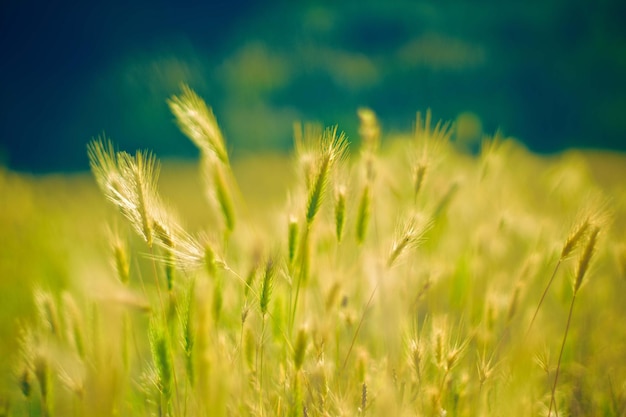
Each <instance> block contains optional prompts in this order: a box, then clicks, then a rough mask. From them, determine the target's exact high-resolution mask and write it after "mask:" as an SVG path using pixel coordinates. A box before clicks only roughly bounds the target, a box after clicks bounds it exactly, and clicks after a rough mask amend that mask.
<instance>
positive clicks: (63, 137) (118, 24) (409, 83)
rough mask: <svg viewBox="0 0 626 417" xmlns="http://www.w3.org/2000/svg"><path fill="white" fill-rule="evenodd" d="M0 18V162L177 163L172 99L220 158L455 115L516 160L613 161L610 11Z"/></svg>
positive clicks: (341, 8) (438, 5)
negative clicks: (506, 145)
mask: <svg viewBox="0 0 626 417" xmlns="http://www.w3.org/2000/svg"><path fill="white" fill-rule="evenodd" d="M130 3H131V2H121V1H113V2H107V3H106V4H105V3H104V2H103V3H102V4H100V3H97V2H92V3H87V2H85V4H82V5H78V6H76V5H70V4H69V3H68V4H63V2H61V3H57V4H56V5H52V4H48V3H46V2H43V1H41V2H22V1H17V0H14V1H5V2H2V5H1V6H0V44H1V46H2V50H3V56H4V57H3V63H2V64H1V65H0V83H1V85H0V91H1V96H0V106H1V109H0V110H1V112H0V161H2V163H3V164H4V165H8V166H9V167H10V168H12V169H17V170H22V171H34V172H49V171H68V170H80V169H86V168H87V159H86V156H85V145H86V143H87V142H88V141H89V140H90V139H91V138H92V137H94V136H97V135H99V134H101V133H102V132H105V133H106V134H107V136H109V137H111V139H112V140H113V141H114V142H116V143H118V144H119V146H120V147H121V148H123V149H129V150H133V149H135V148H149V149H153V150H154V151H155V152H157V154H158V156H159V157H167V156H177V157H194V156H195V151H194V149H193V146H192V145H191V144H189V143H188V141H187V140H186V139H184V138H183V137H182V135H181V134H180V133H179V132H178V130H177V129H176V127H175V125H174V123H173V121H172V116H171V115H170V114H169V112H168V109H167V105H166V103H165V100H166V98H167V97H169V96H170V95H171V94H174V93H177V92H178V91H179V86H180V84H181V83H183V82H184V83H188V84H189V85H190V86H191V87H192V88H194V89H196V90H197V91H198V93H199V94H201V95H202V96H203V97H204V98H205V99H206V101H207V102H208V103H209V104H210V105H212V106H213V107H214V111H215V113H216V115H217V117H218V121H219V122H220V125H221V127H222V129H223V130H224V133H225V136H226V139H227V141H228V143H229V149H230V151H231V152H233V153H234V154H235V155H237V154H242V153H245V152H255V151H259V150H262V149H281V150H285V149H288V148H289V147H290V146H291V126H292V122H293V121H294V120H297V119H299V120H314V121H319V122H322V123H325V124H335V123H338V124H339V125H340V128H342V129H344V130H346V131H347V133H348V135H349V136H350V137H351V139H352V141H355V140H356V139H357V138H356V123H357V120H356V109H357V108H358V107H360V106H369V107H371V108H372V109H374V110H375V111H376V112H377V114H378V115H379V118H380V120H381V123H382V124H383V128H384V129H385V130H387V131H398V130H409V129H411V127H412V123H413V121H414V116H415V112H416V111H417V110H424V109H426V108H427V107H430V108H432V110H433V114H434V116H435V117H438V118H444V119H454V118H455V117H456V116H457V115H458V114H459V113H461V112H465V111H471V112H473V113H475V114H476V115H478V116H479V117H480V118H481V119H482V121H483V126H484V128H485V131H486V132H487V133H492V132H493V131H494V130H495V129H496V128H502V129H503V130H504V132H505V133H506V134H507V135H512V136H515V137H517V138H519V139H520V140H522V141H523V142H525V143H526V144H527V145H528V146H529V147H530V148H531V149H533V150H536V151H540V152H553V151H558V150H560V149H564V148H566V147H572V146H574V147H593V148H608V149H620V150H626V117H624V114H625V112H626V80H625V77H624V75H623V74H626V29H625V28H624V25H623V23H622V22H623V17H624V16H626V5H624V4H623V2H619V1H617V0H615V1H608V0H607V1H599V2H596V3H594V4H593V6H591V4H589V3H588V2H582V1H564V0H560V1H552V2H546V4H544V5H541V6H532V7H531V6H528V5H526V4H523V3H522V2H508V4H507V5H502V4H501V2H495V1H487V0H485V1H479V2H465V1H444V2H440V1H434V0H432V1H423V2H421V1H396V2H384V1H362V2H331V1H328V2H315V1H308V2H286V1H284V2H276V1H275V2H259V1H252V0H247V1H245V0H240V1H229V2H226V1H223V2H207V3H202V5H199V4H200V3H198V4H196V3H192V2H169V1H153V2H148V1H146V0H139V1H135V2H132V5H130Z"/></svg>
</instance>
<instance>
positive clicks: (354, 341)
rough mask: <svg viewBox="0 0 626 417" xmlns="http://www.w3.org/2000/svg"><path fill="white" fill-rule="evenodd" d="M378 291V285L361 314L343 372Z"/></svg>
mask: <svg viewBox="0 0 626 417" xmlns="http://www.w3.org/2000/svg"><path fill="white" fill-rule="evenodd" d="M377 289H378V284H376V286H375V287H374V289H373V290H372V293H371V294H370V298H369V299H368V300H367V304H365V309H364V310H363V314H361V319H360V320H359V324H358V325H357V326H356V330H355V331H354V336H353V337H352V342H351V343H350V348H349V349H348V353H347V354H346V358H345V359H344V361H343V366H342V367H341V370H342V371H343V370H344V369H346V365H348V359H349V358H350V354H351V353H352V348H354V344H355V343H356V338H357V336H358V335H359V331H360V330H361V326H362V325H363V321H364V320H365V314H366V313H367V310H368V309H369V307H370V305H371V304H372V300H373V299H374V294H376V290H377Z"/></svg>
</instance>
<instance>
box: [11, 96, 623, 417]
mask: <svg viewBox="0 0 626 417" xmlns="http://www.w3.org/2000/svg"><path fill="white" fill-rule="evenodd" d="M168 103H169V106H170V109H171V111H172V113H173V114H174V116H175V118H176V121H177V122H178V125H179V127H180V128H181V130H182V131H183V133H185V135H187V136H188V137H189V139H190V140H191V141H192V142H193V143H194V144H195V145H196V146H197V147H198V149H199V151H200V158H199V160H198V161H197V162H189V161H172V160H164V161H162V164H161V162H160V161H159V159H158V155H156V156H155V155H153V154H151V153H150V151H149V150H138V151H135V150H120V149H117V147H116V145H115V138H104V137H100V138H96V139H94V140H93V141H92V142H91V143H90V145H89V147H88V149H86V150H85V152H86V154H87V155H88V157H89V158H90V162H91V166H92V172H91V173H79V174H71V175H70V174H64V175H61V174H58V175H45V176H31V175H26V174H19V173H15V172H11V171H8V170H6V169H1V168H0V196H1V197H0V231H1V232H0V233H1V234H0V236H1V239H2V251H1V252H0V294H1V295H0V297H1V298H0V301H1V304H0V338H1V339H0V340H2V342H1V343H0V378H1V379H0V416H110V415H116V416H181V417H183V416H219V415H228V416H240V415H243V416H246V415H251V416H263V415H264V416H367V415H369V416H379V415H390V416H391V415H393V416H448V417H450V416H502V415H533V416H534V415H559V416H592V415H593V416H624V415H626V361H625V360H624V358H626V324H625V321H624V320H625V317H626V303H625V302H624V296H625V295H626V240H625V232H626V183H625V182H624V181H623V179H624V178H626V156H625V155H623V154H618V153H611V152H608V151H592V150H584V151H583V150H570V151H567V152H563V153H560V154H555V155H549V156H546V155H537V154H533V153H531V152H530V151H528V150H527V149H526V148H525V147H524V146H523V145H522V144H521V143H520V142H518V141H517V140H515V139H514V138H510V137H506V136H504V135H503V134H501V133H499V132H493V134H491V135H488V136H484V135H481V136H480V137H476V136H477V133H476V130H475V129H474V130H473V129H472V123H471V120H469V122H468V120H457V123H450V122H446V121H439V120H438V119H436V115H434V116H433V115H432V114H431V112H430V111H425V112H418V113H417V117H416V120H415V122H414V129H413V131H411V132H405V133H404V134H393V135H389V134H388V133H387V132H385V131H384V130H383V129H381V127H380V124H379V122H378V120H377V117H376V115H375V114H374V113H373V112H372V111H371V110H368V109H359V110H358V112H356V111H355V116H354V117H355V120H358V123H359V124H360V128H359V137H358V138H346V137H345V136H344V135H343V134H342V131H341V126H338V127H334V126H333V127H324V126H317V125H313V124H306V123H303V124H300V123H295V124H294V126H293V131H294V143H295V146H294V152H293V154H290V155H284V154H253V155H247V156H241V157H238V158H234V159H233V158H231V156H230V152H231V149H230V148H229V145H228V142H227V140H224V138H223V136H222V133H221V131H220V129H219V125H218V122H219V121H218V120H215V117H214V116H213V113H212V111H211V109H210V107H208V106H207V105H206V104H205V103H204V101H203V100H202V99H201V98H200V97H198V96H197V95H196V94H195V93H194V92H193V91H191V90H189V89H187V88H184V89H183V91H182V93H181V94H180V95H178V96H174V97H172V98H171V99H170V100H169V102H168ZM259 129H262V126H259ZM513 133H514V132H513Z"/></svg>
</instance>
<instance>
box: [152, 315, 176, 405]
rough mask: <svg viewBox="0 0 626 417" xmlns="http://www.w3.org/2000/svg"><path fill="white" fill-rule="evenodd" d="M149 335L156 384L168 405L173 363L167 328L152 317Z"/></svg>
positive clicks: (171, 386)
mask: <svg viewBox="0 0 626 417" xmlns="http://www.w3.org/2000/svg"><path fill="white" fill-rule="evenodd" d="M149 336H150V349H151V352H152V361H153V363H154V368H155V370H156V377H157V380H156V386H157V388H158V390H159V392H160V393H161V395H162V396H163V399H164V400H165V402H166V404H168V405H169V402H170V400H171V397H172V389H173V381H174V368H173V366H174V365H173V363H172V356H171V355H172V351H171V346H170V342H169V338H168V335H167V329H166V328H165V327H164V326H163V325H162V324H161V323H160V322H158V321H157V319H152V321H151V322H150V332H149Z"/></svg>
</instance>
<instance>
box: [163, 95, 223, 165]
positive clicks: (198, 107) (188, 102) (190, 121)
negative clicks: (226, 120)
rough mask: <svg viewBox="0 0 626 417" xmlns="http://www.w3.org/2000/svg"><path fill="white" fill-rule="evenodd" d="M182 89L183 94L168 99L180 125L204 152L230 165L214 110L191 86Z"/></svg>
mask: <svg viewBox="0 0 626 417" xmlns="http://www.w3.org/2000/svg"><path fill="white" fill-rule="evenodd" d="M182 90H183V92H182V94H181V95H178V96H176V95H174V96H172V97H171V98H170V99H169V100H168V101H167V103H168V105H169V107H170V110H171V111H172V113H173V114H174V116H175V117H176V122H177V123H178V127H179V128H180V130H181V131H182V132H183V133H184V134H185V135H186V136H187V137H188V138H189V139H190V140H191V141H192V142H193V143H194V144H195V145H196V146H197V147H198V148H199V149H200V150H201V151H202V152H203V153H206V154H210V153H213V154H215V155H216V156H217V157H218V159H219V160H220V161H222V162H223V163H224V164H226V165H228V153H227V152H226V145H225V143H224V137H223V136H222V131H221V130H220V128H219V126H218V124H217V119H216V118H215V115H214V114H213V110H212V109H211V108H210V107H208V106H207V105H206V103H205V102H204V100H202V98H200V97H199V96H198V95H197V94H196V93H195V92H194V91H193V90H192V89H190V88H189V86H187V85H183V86H182Z"/></svg>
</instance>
